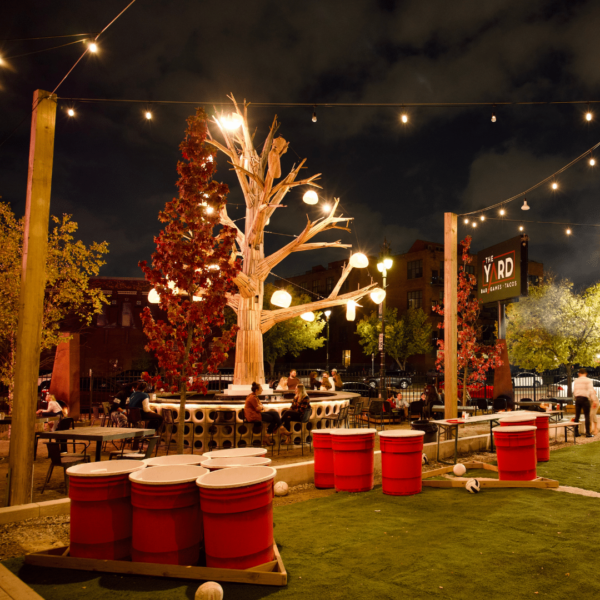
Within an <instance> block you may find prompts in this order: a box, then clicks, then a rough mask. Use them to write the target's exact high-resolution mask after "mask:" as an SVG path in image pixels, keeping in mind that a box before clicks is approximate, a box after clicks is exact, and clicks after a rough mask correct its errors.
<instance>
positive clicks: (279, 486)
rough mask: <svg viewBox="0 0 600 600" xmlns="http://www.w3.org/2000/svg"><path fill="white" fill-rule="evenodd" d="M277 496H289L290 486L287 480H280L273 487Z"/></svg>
mask: <svg viewBox="0 0 600 600" xmlns="http://www.w3.org/2000/svg"><path fill="white" fill-rule="evenodd" d="M273 491H274V492H275V495H276V496H287V494H288V491H289V488H288V484H287V483H286V482H285V481H278V482H277V483H276V484H275V487H274V488H273Z"/></svg>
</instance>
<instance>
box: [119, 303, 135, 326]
mask: <svg viewBox="0 0 600 600" xmlns="http://www.w3.org/2000/svg"><path fill="white" fill-rule="evenodd" d="M132 325H133V312H132V311H131V303H130V302H123V306H122V309H121V327H131V326H132Z"/></svg>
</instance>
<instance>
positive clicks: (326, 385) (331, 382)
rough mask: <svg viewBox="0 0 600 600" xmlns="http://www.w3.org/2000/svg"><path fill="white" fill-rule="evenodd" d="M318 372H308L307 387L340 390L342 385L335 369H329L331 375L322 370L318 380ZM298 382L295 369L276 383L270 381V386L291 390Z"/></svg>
mask: <svg viewBox="0 0 600 600" xmlns="http://www.w3.org/2000/svg"><path fill="white" fill-rule="evenodd" d="M318 377H319V374H318V373H317V372H316V371H313V372H312V373H311V374H310V378H309V382H308V387H309V389H311V390H319V389H321V388H323V389H324V390H328V391H335V390H336V389H337V390H341V389H342V386H343V385H344V383H343V381H342V378H341V377H340V375H339V373H338V372H337V369H331V376H329V372H328V371H323V375H322V376H321V379H320V380H319V378H318ZM299 384H300V380H299V379H298V374H297V372H296V371H295V370H292V371H290V375H289V377H282V378H281V379H280V380H279V381H278V382H277V383H275V382H271V387H272V388H273V389H274V390H277V391H283V392H285V391H288V392H289V391H293V390H295V389H296V388H297V387H298V385H299Z"/></svg>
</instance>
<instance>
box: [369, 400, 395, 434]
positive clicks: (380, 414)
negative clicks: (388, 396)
mask: <svg viewBox="0 0 600 600" xmlns="http://www.w3.org/2000/svg"><path fill="white" fill-rule="evenodd" d="M391 418H392V406H391V404H390V403H389V402H388V401H387V400H373V401H372V402H371V404H370V405H369V412H368V413H367V423H368V425H367V426H368V427H371V423H373V425H375V429H377V425H379V427H380V428H381V431H384V430H385V422H386V420H389V419H391Z"/></svg>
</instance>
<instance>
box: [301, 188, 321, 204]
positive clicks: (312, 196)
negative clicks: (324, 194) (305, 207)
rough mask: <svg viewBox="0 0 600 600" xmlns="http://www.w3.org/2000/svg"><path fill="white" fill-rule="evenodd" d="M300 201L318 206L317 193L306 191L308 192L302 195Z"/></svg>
mask: <svg viewBox="0 0 600 600" xmlns="http://www.w3.org/2000/svg"><path fill="white" fill-rule="evenodd" d="M302 200H303V201H304V202H305V203H306V204H318V203H319V196H318V194H317V192H315V191H314V190H308V192H306V193H305V194H304V196H302Z"/></svg>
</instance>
